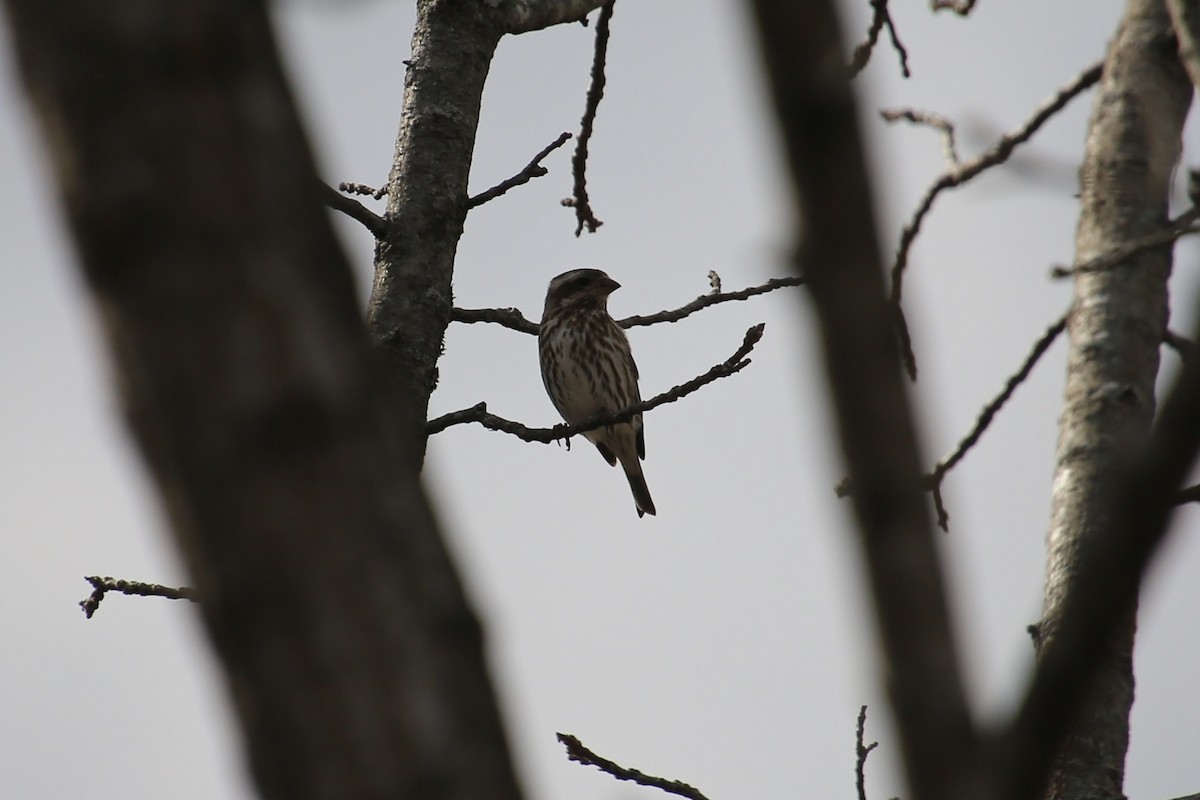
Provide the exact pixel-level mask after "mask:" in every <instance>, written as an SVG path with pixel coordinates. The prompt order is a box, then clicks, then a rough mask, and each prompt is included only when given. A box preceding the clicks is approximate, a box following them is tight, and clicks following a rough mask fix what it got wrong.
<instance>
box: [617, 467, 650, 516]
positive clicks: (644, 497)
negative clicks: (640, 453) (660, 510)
mask: <svg viewBox="0 0 1200 800" xmlns="http://www.w3.org/2000/svg"><path fill="white" fill-rule="evenodd" d="M621 467H622V468H624V470H625V477H626V478H628V479H629V488H630V489H632V490H633V502H634V503H636V504H637V512H638V516H639V517H642V516H645V515H646V514H649V515H650V516H652V517H653V516H655V514H656V513H657V512H656V511H655V509H654V501H653V500H652V499H651V498H650V487H649V486H647V485H646V477H645V476H644V475H643V474H642V463H641V462H640V461H638V460H637V458H631V459H622V461H621Z"/></svg>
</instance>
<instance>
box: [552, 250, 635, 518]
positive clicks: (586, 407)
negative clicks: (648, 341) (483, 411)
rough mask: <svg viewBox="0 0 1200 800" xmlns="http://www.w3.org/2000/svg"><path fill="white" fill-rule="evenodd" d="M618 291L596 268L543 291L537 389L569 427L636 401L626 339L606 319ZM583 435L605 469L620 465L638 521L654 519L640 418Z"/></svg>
mask: <svg viewBox="0 0 1200 800" xmlns="http://www.w3.org/2000/svg"><path fill="white" fill-rule="evenodd" d="M620 286H621V284H619V283H617V282H616V281H614V280H613V279H612V278H610V277H608V276H607V275H605V274H604V273H603V272H601V271H600V270H598V269H573V270H571V271H570V272H564V273H563V274H562V275H559V276H558V277H557V278H555V279H554V280H552V281H550V288H549V289H547V290H546V307H545V310H543V311H542V325H541V329H540V330H539V331H538V356H539V359H540V361H541V364H542V383H544V384H545V385H546V393H547V394H549V395H550V401H551V402H553V403H554V407H555V408H557V409H558V413H559V414H562V418H563V419H564V420H566V421H567V423H568V424H570V425H576V424H578V423H580V422H583V421H584V420H586V419H588V418H589V417H591V416H593V415H595V414H598V413H600V412H608V413H612V412H616V411H620V410H621V409H623V408H625V407H626V406H631V405H633V404H634V403H639V402H641V399H642V396H641V392H639V391H638V370H637V364H635V363H633V353H631V352H630V350H629V340H628V339H627V338H625V331H623V330H621V326H619V325H617V323H616V322H614V321H613V318H612V317H610V316H609V315H608V296H609V295H610V294H612V293H613V291H614V290H616V289H619V288H620ZM584 436H586V437H587V439H588V441H590V442H591V443H592V444H594V445H596V449H597V450H599V451H600V455H602V456H604V460H605V461H607V462H608V463H609V464H610V465H612V466H615V465H616V463H617V462H618V461H620V462H621V467H622V468H623V469H624V470H625V477H627V478H628V479H629V488H631V489H632V490H633V500H634V502H635V503H637V512H638V516H639V517H640V516H642V515H644V514H651V515H653V514H654V513H655V511H654V501H653V500H651V499H650V489H649V488H647V487H646V478H645V477H644V476H643V475H642V464H641V461H640V459H643V458H645V457H646V440H645V438H644V436H643V435H642V415H641V414H638V415H636V416H634V417H633V419H631V420H630V421H629V422H621V423H618V424H616V425H609V426H606V427H603V428H597V429H596V430H594V431H588V432H587V433H585V434H584Z"/></svg>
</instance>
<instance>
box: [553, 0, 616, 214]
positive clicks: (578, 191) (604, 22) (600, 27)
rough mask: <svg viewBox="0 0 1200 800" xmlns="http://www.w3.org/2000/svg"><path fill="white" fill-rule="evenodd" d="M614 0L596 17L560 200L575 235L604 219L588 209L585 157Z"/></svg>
mask: <svg viewBox="0 0 1200 800" xmlns="http://www.w3.org/2000/svg"><path fill="white" fill-rule="evenodd" d="M615 2H616V0H605V3H604V5H603V6H601V8H600V17H599V19H597V20H596V50H595V55H594V56H593V58H592V83H591V86H589V87H588V93H587V106H586V107H585V108H584V112H583V120H582V122H581V123H580V125H579V138H577V139H576V140H575V155H574V156H572V157H571V170H572V173H573V174H574V176H575V194H574V196H573V197H572V198H570V200H564V201H563V203H564V205H569V206H572V207H573V208H574V209H575V220H576V225H575V235H576V236H578V235H579V234H580V233H582V232H583V229H584V228H585V227H586V228H587V229H588V233H595V232H596V229H597V228H599V227H600V226H601V225H603V224H604V223H603V222H601V221H600V220H598V219H596V215H595V214H594V213H593V212H592V206H591V203H590V202H589V200H588V192H587V159H588V143H589V142H590V141H591V139H592V126H593V125H594V123H595V121H596V109H598V108H599V107H600V99H601V98H602V97H604V81H605V77H604V64H605V59H606V58H607V55H608V28H609V21H610V20H611V19H612V13H613V4H614V3H615Z"/></svg>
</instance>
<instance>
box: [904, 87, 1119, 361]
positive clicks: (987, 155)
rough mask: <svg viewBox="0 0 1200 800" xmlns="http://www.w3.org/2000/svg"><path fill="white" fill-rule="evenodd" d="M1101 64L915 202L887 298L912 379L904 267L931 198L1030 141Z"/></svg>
mask: <svg viewBox="0 0 1200 800" xmlns="http://www.w3.org/2000/svg"><path fill="white" fill-rule="evenodd" d="M1102 66H1103V65H1102V64H1100V63H1097V64H1094V65H1092V66H1091V67H1089V68H1088V69H1086V70H1084V71H1083V72H1081V73H1079V75H1077V76H1076V77H1075V78H1074V80H1072V81H1071V82H1070V83H1068V84H1067V85H1066V86H1064V87H1063V88H1061V89H1059V90H1058V91H1057V92H1056V93H1055V94H1054V96H1053V97H1051V98H1050V99H1049V100H1047V101H1046V102H1044V103H1042V104H1041V105H1040V106H1038V108H1037V110H1036V111H1035V112H1034V114H1033V116H1031V117H1030V118H1029V119H1028V120H1027V121H1026V122H1025V123H1024V124H1022V125H1021V126H1020V127H1018V128H1016V129H1014V130H1012V131H1010V132H1008V133H1006V134H1004V135H1003V136H1001V137H1000V139H999V140H997V142H996V143H995V144H994V145H992V146H991V147H990V148H988V149H987V150H986V151H985V152H983V153H981V154H980V155H978V156H976V157H975V158H973V159H971V160H970V161H967V162H963V163H960V164H958V165H956V166H955V167H953V168H951V169H948V170H946V171H945V172H943V173H942V175H941V176H940V177H939V178H938V179H937V180H936V181H934V182H933V184H932V185H930V187H929V188H928V189H927V190H926V191H925V195H924V197H922V198H921V202H920V203H919V204H918V205H917V210H916V212H915V213H914V214H913V216H912V219H911V220H909V222H908V224H907V225H905V226H904V230H903V231H902V232H901V234H900V243H899V245H898V246H897V248H896V260H895V262H894V263H893V264H892V291H891V298H890V300H891V303H892V307H893V309H894V310H895V314H896V327H897V331H898V334H899V336H900V345H901V351H902V353H903V357H904V361H905V367H906V369H907V370H908V373H909V377H912V378H914V379H915V376H916V371H917V367H916V357H915V355H914V354H913V351H912V338H911V336H910V334H909V331H908V323H907V322H906V321H905V319H904V312H903V309H902V307H901V298H902V296H903V292H904V270H905V268H906V267H907V266H908V254H909V251H910V250H911V249H912V245H913V242H914V241H915V240H916V238H917V234H918V233H920V231H921V223H923V222H924V221H925V217H926V215H928V214H929V210H930V209H931V208H932V207H933V201H934V200H935V199H937V196H938V195H939V194H941V193H942V192H943V191H945V190H947V189H953V188H955V187H957V186H961V185H962V184H964V183H966V182H967V181H969V180H971V179H972V178H974V177H976V176H977V175H979V174H980V173H982V172H984V171H985V170H988V169H990V168H991V167H994V166H997V165H998V164H1003V163H1004V162H1005V161H1007V160H1008V157H1009V156H1011V155H1012V152H1013V150H1015V149H1016V148H1017V147H1018V146H1019V145H1021V144H1024V143H1025V142H1027V141H1029V139H1030V138H1031V137H1032V136H1033V134H1035V133H1036V132H1037V130H1038V129H1039V128H1041V127H1042V125H1044V124H1045V123H1046V121H1047V120H1048V119H1050V118H1051V117H1053V116H1054V115H1055V114H1057V113H1058V112H1059V111H1061V110H1062V109H1063V108H1065V107H1066V105H1067V104H1068V103H1069V102H1071V100H1072V99H1074V98H1075V97H1077V96H1078V95H1080V94H1082V93H1083V92H1084V91H1085V90H1086V89H1088V88H1089V87H1091V86H1093V85H1094V84H1095V83H1096V82H1097V81H1099V80H1100V72H1101V68H1102Z"/></svg>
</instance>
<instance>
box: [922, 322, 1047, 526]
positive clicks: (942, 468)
mask: <svg viewBox="0 0 1200 800" xmlns="http://www.w3.org/2000/svg"><path fill="white" fill-rule="evenodd" d="M1066 327H1067V317H1066V315H1065V314H1064V315H1063V316H1062V318H1060V319H1059V320H1058V322H1055V323H1054V324H1053V325H1051V326H1050V327H1049V328H1047V329H1046V332H1045V333H1043V334H1042V337H1041V338H1040V339H1038V340H1037V342H1036V343H1035V344H1034V345H1033V349H1032V350H1030V351H1029V355H1028V356H1026V357H1025V361H1024V363H1023V364H1021V368H1020V369H1018V370H1017V371H1016V373H1014V374H1013V375H1012V377H1010V378H1009V379H1008V381H1007V382H1006V383H1005V384H1004V390H1003V391H1002V392H1000V394H999V395H997V396H996V398H995V399H994V400H992V402H990V403H988V404H987V405H986V406H985V407H984V409H983V411H982V412H980V414H979V418H978V419H976V420H975V426H974V427H973V428H971V432H970V433H968V434H967V435H966V436H965V437H964V438H963V440H962V441H961V442H959V443H958V447H956V448H955V449H954V452H953V453H951V454H950V455H948V456H946V457H945V458H943V459H942V460H941V461H939V462H938V465H937V466H936V467H934V470H933V472H932V473H931V474H930V475H929V477H928V481H929V490H930V491H931V492H932V493H933V505H934V509H935V510H936V511H937V521H938V527H940V528H941V529H942V530H949V527H948V525H949V521H950V515H949V514H947V513H946V506H945V503H944V502H943V500H942V482H943V481H944V480H945V478H946V473H948V472H949V471H950V470H952V469H954V467H955V465H956V464H958V462H959V461H962V459H963V456H965V455H966V454H967V451H968V450H970V449H971V448H972V447H974V446H975V445H976V444H978V442H979V439H980V437H981V436H983V432H984V431H986V430H987V429H988V426H989V425H991V424H992V420H993V419H994V418H995V416H996V413H997V412H999V411H1000V409H1001V408H1003V407H1004V404H1005V403H1007V402H1008V400H1009V398H1011V397H1012V396H1013V392H1015V391H1016V390H1017V387H1018V386H1020V385H1021V384H1022V383H1023V382H1024V381H1025V379H1026V378H1028V377H1029V373H1030V372H1032V371H1033V367H1034V365H1036V364H1037V362H1038V361H1039V360H1040V359H1041V357H1042V356H1043V355H1045V353H1046V351H1047V350H1049V349H1050V345H1052V344H1054V341H1055V340H1056V339H1058V337H1059V335H1061V334H1062V332H1063V331H1064V330H1066Z"/></svg>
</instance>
